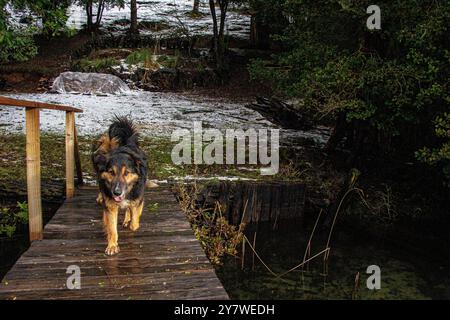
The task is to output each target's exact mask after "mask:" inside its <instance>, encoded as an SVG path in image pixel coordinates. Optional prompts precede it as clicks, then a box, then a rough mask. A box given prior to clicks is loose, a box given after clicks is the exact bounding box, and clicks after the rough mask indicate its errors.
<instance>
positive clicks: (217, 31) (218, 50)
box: [209, 0, 230, 69]
mask: <svg viewBox="0 0 450 320" xmlns="http://www.w3.org/2000/svg"><path fill="white" fill-rule="evenodd" d="M216 1H217V4H218V5H219V8H220V20H218V19H217V12H216V3H215V1H214V0H209V8H210V11H211V17H212V20H213V52H214V57H215V60H216V64H217V68H218V69H221V68H223V66H224V65H223V63H224V61H223V59H224V55H225V41H224V35H225V34H224V33H225V20H226V16H227V10H228V5H229V3H230V1H229V0H216Z"/></svg>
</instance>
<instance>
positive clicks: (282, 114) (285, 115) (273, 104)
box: [246, 97, 312, 130]
mask: <svg viewBox="0 0 450 320" xmlns="http://www.w3.org/2000/svg"><path fill="white" fill-rule="evenodd" d="M246 107H247V108H249V109H252V110H255V111H257V112H259V113H260V114H261V115H262V116H263V117H265V118H267V119H268V120H269V121H270V122H272V123H274V124H277V125H279V126H281V127H283V128H286V129H300V130H308V129H310V128H311V127H312V125H311V123H310V121H308V120H307V119H306V117H305V116H304V115H303V114H301V113H300V111H299V110H297V109H295V108H294V107H293V106H292V105H289V104H287V103H285V102H283V101H281V100H279V99H276V98H265V97H256V103H250V104H248V105H246Z"/></svg>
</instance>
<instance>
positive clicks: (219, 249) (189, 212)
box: [175, 184, 245, 265]
mask: <svg viewBox="0 0 450 320" xmlns="http://www.w3.org/2000/svg"><path fill="white" fill-rule="evenodd" d="M175 192H176V193H177V195H178V198H179V202H180V205H181V208H182V210H183V211H184V212H185V214H186V216H187V218H188V219H189V222H190V223H191V226H192V228H193V229H194V234H195V237H196V238H197V239H198V240H199V241H200V243H201V245H202V248H203V249H204V250H205V253H206V255H207V256H208V259H209V260H210V261H211V263H213V264H216V265H219V264H222V259H223V258H224V256H226V255H232V256H235V255H236V254H237V247H238V245H239V244H241V243H242V241H243V237H244V233H243V230H244V228H245V224H244V223H242V224H241V225H240V226H237V227H236V226H233V225H231V224H230V223H229V222H228V221H227V220H226V218H225V217H223V216H222V212H221V209H220V206H219V205H217V206H216V207H215V208H214V209H206V208H200V207H198V205H197V203H196V200H197V197H198V192H199V190H198V187H197V185H196V184H195V185H194V186H193V188H192V189H189V188H188V187H186V186H185V185H184V184H180V185H178V186H176V190H175Z"/></svg>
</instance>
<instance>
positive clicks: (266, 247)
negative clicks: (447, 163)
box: [217, 223, 450, 299]
mask: <svg viewBox="0 0 450 320" xmlns="http://www.w3.org/2000/svg"><path fill="white" fill-rule="evenodd" d="M293 225H294V227H293ZM258 229H259V230H258V232H257V242H256V251H257V252H258V254H259V255H260V256H261V258H262V259H263V260H264V262H265V263H266V264H267V265H268V267H269V268H270V269H271V270H272V271H273V272H274V273H275V274H281V273H284V272H285V271H287V270H289V269H291V268H292V267H294V266H296V265H298V264H299V263H300V262H302V261H303V255H304V252H305V248H306V245H307V242H308V239H309V236H310V232H311V229H312V227H311V226H310V227H303V226H302V224H301V223H298V224H296V223H295V224H291V225H290V226H289V227H284V229H283V228H281V229H279V230H278V231H276V232H274V231H271V230H270V228H268V227H267V226H266V227H264V226H259V227H258ZM338 229H340V230H335V231H337V232H336V233H335V234H333V237H332V241H331V252H330V257H329V261H328V272H327V274H325V273H324V270H325V269H324V261H323V256H320V257H318V258H317V259H315V260H313V261H311V263H309V265H308V266H307V267H305V268H304V269H303V270H302V269H301V268H300V269H297V270H295V271H292V272H290V273H288V274H287V275H285V276H283V277H282V278H277V277H275V276H274V275H272V274H270V273H269V272H268V271H267V269H266V268H265V267H264V266H263V264H262V263H260V262H259V261H258V259H257V257H255V265H254V267H253V262H252V252H251V249H249V247H248V246H247V249H246V262H245V267H244V269H243V270H241V260H240V259H235V258H228V259H227V260H226V261H225V263H224V265H223V266H221V267H219V268H217V273H218V275H219V278H220V279H221V281H222V283H223V284H224V286H225V288H226V290H227V292H228V294H229V295H230V297H231V298H232V299H450V263H449V259H448V256H447V257H441V258H442V259H440V258H438V259H437V260H438V261H430V259H429V258H425V257H421V256H420V255H417V253H413V252H408V251H406V250H404V249H402V248H401V246H393V245H392V243H389V242H388V241H383V240H382V239H381V240H380V239H370V237H360V236H358V235H357V234H356V233H354V232H353V231H352V230H351V229H349V228H347V230H345V229H343V228H342V227H340V228H338ZM253 234H254V230H249V231H247V237H248V238H249V239H250V240H251V241H253ZM327 237H328V231H326V232H320V233H318V234H317V235H316V236H315V237H314V239H313V241H312V249H311V255H310V256H314V255H315V254H316V253H318V252H320V251H321V250H323V249H324V248H325V244H326V242H327ZM424 250H426V248H424ZM439 260H440V261H439ZM370 265H377V266H379V267H380V270H381V278H380V279H381V289H380V290H369V289H368V288H367V284H366V282H367V279H368V277H369V276H370V274H367V273H366V271H367V267H368V266H370ZM252 268H254V270H252ZM358 272H359V281H358V283H359V284H358V283H357V284H355V278H356V275H357V274H358Z"/></svg>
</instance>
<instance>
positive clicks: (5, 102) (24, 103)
mask: <svg viewBox="0 0 450 320" xmlns="http://www.w3.org/2000/svg"><path fill="white" fill-rule="evenodd" d="M0 105H1V106H9V107H25V108H37V109H50V110H61V111H70V112H83V110H81V109H78V108H74V107H69V106H64V105H58V104H52V103H45V102H36V101H28V100H20V99H14V98H9V97H3V96H0Z"/></svg>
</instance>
